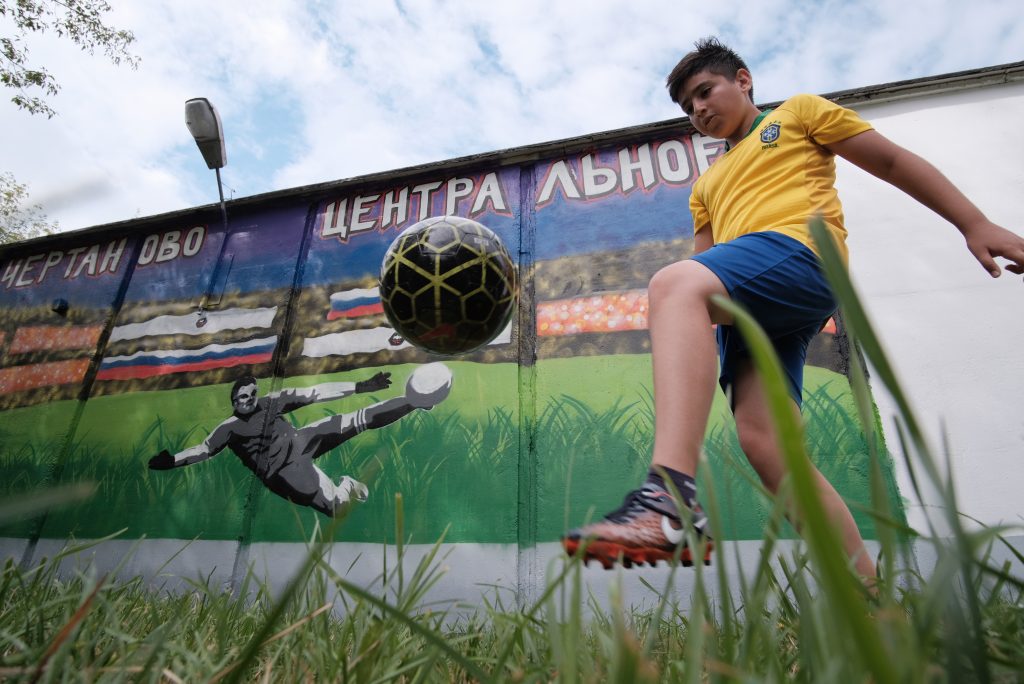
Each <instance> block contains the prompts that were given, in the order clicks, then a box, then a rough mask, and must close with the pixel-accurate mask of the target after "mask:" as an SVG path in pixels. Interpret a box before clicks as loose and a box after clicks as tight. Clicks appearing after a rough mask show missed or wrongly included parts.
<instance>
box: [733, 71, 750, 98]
mask: <svg viewBox="0 0 1024 684" xmlns="http://www.w3.org/2000/svg"><path fill="white" fill-rule="evenodd" d="M733 80H735V81H736V83H737V84H738V85H739V86H740V88H741V89H742V90H743V91H744V92H750V90H751V89H752V88H753V87H754V77H753V75H752V74H751V73H750V72H749V71H747V70H746V69H742V68H741V69H737V70H736V78H735V79H733Z"/></svg>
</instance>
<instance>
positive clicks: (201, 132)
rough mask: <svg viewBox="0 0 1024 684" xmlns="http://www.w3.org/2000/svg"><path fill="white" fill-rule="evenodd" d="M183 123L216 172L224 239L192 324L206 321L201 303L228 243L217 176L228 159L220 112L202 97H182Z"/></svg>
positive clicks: (221, 193) (211, 285)
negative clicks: (187, 98) (188, 98)
mask: <svg viewBox="0 0 1024 684" xmlns="http://www.w3.org/2000/svg"><path fill="white" fill-rule="evenodd" d="M185 125H186V126H188V132H189V133H191V134H192V137H193V138H195V141H196V145H198V146H199V152H200V153H202V155H203V159H204V160H205V161H206V166H207V167H208V168H211V169H213V170H214V171H216V173H217V193H218V194H219V195H220V216H221V219H222V220H223V221H224V239H223V240H222V241H221V243H220V254H219V255H218V257H217V262H216V263H215V264H214V266H213V273H211V274H210V282H209V283H208V284H207V286H206V291H205V292H204V293H203V296H202V298H201V299H200V300H199V311H198V315H199V317H198V318H197V319H196V327H197V328H201V327H203V326H204V325H206V313H205V312H204V307H205V306H206V304H207V300H208V298H209V296H210V291H211V290H212V289H213V284H214V282H216V281H215V278H216V276H217V271H218V269H219V268H220V262H221V259H222V257H223V256H224V248H225V247H226V246H227V243H228V208H227V205H225V204H224V185H223V184H222V183H221V180H220V170H221V168H223V167H224V166H225V165H226V164H227V163H228V153H227V149H226V148H225V147H224V129H223V128H222V127H221V125H220V114H218V113H217V108H216V107H214V106H213V105H212V104H211V103H210V101H209V100H207V99H206V98H205V97H195V98H192V99H191V100H186V101H185Z"/></svg>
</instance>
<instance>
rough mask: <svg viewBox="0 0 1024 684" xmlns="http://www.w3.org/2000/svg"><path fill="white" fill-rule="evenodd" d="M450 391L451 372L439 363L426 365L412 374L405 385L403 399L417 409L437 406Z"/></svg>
mask: <svg viewBox="0 0 1024 684" xmlns="http://www.w3.org/2000/svg"><path fill="white" fill-rule="evenodd" d="M451 390H452V372H451V370H450V369H449V368H448V366H446V365H444V364H443V363H441V362H436V363H427V364H424V365H422V366H420V367H419V368H417V369H416V370H414V371H413V372H412V375H410V376H409V379H408V380H407V381H406V383H405V398H406V400H408V402H409V403H410V404H412V405H413V406H415V407H417V408H430V407H432V406H437V405H438V404H440V403H441V402H442V401H444V400H445V399H446V398H447V397H448V393H449V392H451Z"/></svg>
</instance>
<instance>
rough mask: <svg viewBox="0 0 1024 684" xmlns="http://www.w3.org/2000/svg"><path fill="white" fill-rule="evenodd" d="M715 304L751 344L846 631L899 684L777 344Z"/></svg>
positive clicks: (868, 661)
mask: <svg viewBox="0 0 1024 684" xmlns="http://www.w3.org/2000/svg"><path fill="white" fill-rule="evenodd" d="M714 303H715V304H716V305H717V306H719V307H721V308H723V309H725V310H726V311H728V313H729V314H731V315H732V317H733V319H734V323H735V325H736V327H737V328H738V329H739V331H740V332H741V333H742V335H743V337H744V339H745V340H746V342H747V347H748V348H749V349H750V353H751V357H752V359H753V362H754V365H755V367H756V369H757V372H758V373H760V374H761V381H762V385H763V387H764V390H765V393H766V395H767V396H766V399H767V401H768V406H769V410H770V411H771V415H772V418H773V422H774V424H775V427H776V430H777V432H778V438H779V443H780V447H781V451H782V456H783V459H784V461H785V464H786V469H787V472H788V474H789V476H790V478H791V480H792V487H793V498H794V499H795V501H796V504H797V509H798V511H799V515H800V523H801V526H802V528H803V530H804V533H805V535H806V537H807V540H808V544H809V546H810V548H811V552H812V554H813V555H814V557H815V559H816V560H817V563H818V566H819V569H820V579H821V581H822V584H823V585H824V589H825V591H826V593H827V595H828V597H829V600H830V601H831V602H832V603H833V604H834V606H835V609H836V610H837V611H840V612H841V614H843V615H845V616H846V621H845V627H846V631H847V632H848V634H849V636H850V638H851V639H852V640H853V643H854V644H856V646H857V648H858V649H859V651H860V654H861V656H862V657H863V659H864V663H865V665H866V666H867V667H868V668H869V669H870V671H871V672H872V674H873V675H874V677H875V679H876V680H877V681H879V682H896V681H897V680H898V677H897V675H896V671H895V670H894V668H893V667H892V664H891V659H890V656H889V654H888V653H886V651H885V648H884V647H883V645H882V642H881V639H880V638H879V635H878V633H877V632H876V631H875V629H874V628H873V626H872V625H871V623H870V622H869V620H868V608H867V605H866V603H865V601H864V597H863V595H862V593H861V590H860V583H859V582H858V580H857V579H856V578H855V577H854V576H853V574H852V573H851V572H850V570H849V567H848V561H847V556H846V553H845V551H844V549H843V547H842V546H841V545H840V543H839V541H838V540H837V534H836V531H835V528H834V527H833V526H832V525H831V524H830V522H829V518H828V515H827V513H826V511H825V507H824V505H823V504H822V501H821V499H820V497H819V496H818V491H817V485H816V482H815V474H814V472H813V467H812V465H811V463H810V460H809V459H808V458H807V454H806V451H805V449H804V442H803V429H802V426H801V422H800V420H799V418H798V415H797V412H796V411H795V407H794V405H793V400H792V398H791V397H790V396H789V393H788V391H787V389H786V380H785V378H784V376H783V374H782V369H781V366H780V364H779V360H778V356H777V355H776V353H775V350H774V348H773V347H772V343H771V340H769V339H768V336H767V335H766V334H765V333H764V330H762V329H761V327H760V326H759V325H758V324H757V322H756V321H755V320H754V318H753V317H752V316H751V315H750V314H749V313H747V312H746V311H745V310H744V309H743V308H742V307H740V306H739V305H737V304H736V303H734V302H732V301H731V300H729V299H726V298H724V297H715V298H714Z"/></svg>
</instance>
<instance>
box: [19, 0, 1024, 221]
mask: <svg viewBox="0 0 1024 684" xmlns="http://www.w3.org/2000/svg"><path fill="white" fill-rule="evenodd" d="M109 1H110V3H111V4H112V5H113V6H114V11H113V13H111V14H110V15H108V23H111V24H113V25H114V26H116V27H117V28H127V29H130V30H132V31H133V32H134V33H135V36H136V42H135V44H134V46H133V51H134V52H135V53H136V54H137V55H138V56H139V57H141V63H140V65H139V67H138V69H137V70H134V71H133V70H131V69H130V68H129V67H125V66H121V67H116V66H113V65H112V64H110V63H109V62H107V61H106V59H105V58H103V57H102V56H93V57H90V56H88V55H86V54H83V53H81V52H79V51H77V50H76V49H75V48H74V47H73V46H69V45H66V44H63V43H62V42H60V41H57V40H55V39H44V40H34V42H32V43H30V44H29V48H30V57H31V58H32V59H33V60H34V61H36V62H38V63H40V64H42V65H45V66H46V67H47V68H48V69H49V70H50V71H51V73H52V74H53V75H54V76H55V77H56V79H57V80H58V81H59V83H60V84H61V86H62V91H61V93H60V95H59V96H57V97H55V98H53V99H52V101H51V104H52V105H53V107H54V108H55V109H56V110H57V111H58V115H57V116H56V117H54V118H53V119H49V120H47V119H46V118H45V117H41V116H38V115H36V116H32V115H29V114H27V113H25V112H24V111H21V110H18V109H16V108H15V107H14V105H12V104H8V103H7V102H6V99H7V97H8V94H7V93H6V92H3V95H4V101H3V102H0V130H2V131H3V145H2V148H0V149H2V150H3V151H2V157H0V171H9V172H12V173H13V174H14V175H15V177H16V178H17V180H18V181H20V182H22V183H26V184H27V185H28V186H29V191H30V193H31V198H32V201H33V202H38V203H40V204H42V205H43V208H44V211H46V213H47V214H48V215H49V216H50V218H51V219H56V220H58V221H59V222H60V226H61V229H63V230H74V229H79V228H84V227H89V226H94V225H100V224H104V223H110V222H114V221H121V220H125V219H130V218H133V217H136V216H148V215H152V214H159V213H162V212H167V211H174V210H178V209H183V208H186V207H190V206H196V205H203V204H209V203H211V202H215V201H216V200H217V188H216V180H215V176H214V173H213V172H212V171H210V170H208V169H207V168H206V165H205V164H204V163H203V160H202V157H201V156H200V154H199V151H198V149H197V148H196V147H195V143H194V142H193V140H192V138H191V136H190V135H189V133H188V130H187V129H186V127H185V122H184V103H185V100H187V99H189V98H192V97H207V98H209V99H210V100H211V101H212V102H213V103H214V104H215V105H216V107H217V109H218V110H219V112H220V115H221V119H222V121H223V125H224V129H225V137H226V139H227V149H228V166H227V167H226V168H225V169H224V170H223V172H222V173H223V179H224V184H225V186H226V190H225V192H226V194H227V195H228V196H229V197H232V196H233V197H245V196H249V195H254V194H259V193H263V192H268V191H272V190H280V189H284V188H291V187H297V186H301V185H307V184H311V183H321V182H326V181H332V180H338V179H343V178H350V177H353V176H358V175H362V174H365V173H371V172H377V171H385V170H389V169H398V168H403V167H407V166H412V165H416V164H422V163H427V162H434V161H441V160H444V159H450V158H453V157H460V156H464V155H469V154H475V153H479V152H487V151H491V150H497V149H504V148H509V147H516V146H520V145H526V144H530V143H538V142H544V141H548V140H555V139H559V138H567V137H573V136H578V135H585V134H588V133H594V132H597V131H606V130H611V129H616V128H622V127H626V126H634V125H639V124H644V123H650V122H654V121H662V120H665V119H672V118H676V117H678V116H681V113H680V112H679V111H678V109H676V108H675V106H674V105H673V104H672V102H671V101H670V100H669V98H668V97H667V95H666V92H665V89H664V85H663V84H664V79H665V75H666V74H667V73H668V71H669V70H670V69H671V68H672V66H673V65H674V64H675V63H676V61H678V59H679V58H680V57H681V56H682V55H683V54H684V53H685V52H686V51H687V50H689V49H690V48H691V47H692V45H693V42H694V40H696V39H697V38H700V37H702V36H707V35H717V36H719V37H720V38H722V39H723V40H725V41H726V42H727V43H729V44H730V45H732V46H733V47H734V48H735V49H737V50H738V51H739V52H740V54H742V55H743V56H744V58H745V59H746V60H747V63H748V64H749V65H750V66H751V70H752V71H753V73H754V82H755V94H756V96H757V98H756V99H757V100H758V101H759V102H769V101H774V100H780V99H784V98H785V97H788V96H789V95H791V94H793V93H795V92H813V93H825V92H830V91H835V90H842V89H846V88H857V87H863V86H870V85H877V84H881V83H888V82H891V81H898V80H904V79H909V78H917V77H923V76H932V75H936V74H942V73H947V72H951V71H959V70H964V69H973V68H978V67H987V66H993V65H997V64H1004V63H1007V62H1014V61H1019V60H1022V59H1024V11H1022V10H1021V4H1020V0H972V1H971V2H965V1H964V0H863V1H857V0H845V1H837V2H833V1H831V0H828V1H821V2H813V1H811V0H759V2H756V3H751V2H731V1H725V0H719V1H717V2H700V3H697V2H691V1H690V0H675V1H671V0H630V1H626V0H615V1H613V0H516V1H515V2H501V1H498V0H494V1H491V2H486V1H482V0H464V1H463V0H459V1H455V0H453V1H450V2H442V1H430V0H394V1H391V0H372V1H371V0H364V1H362V2H357V1H355V0H337V1H335V2H331V1H329V0H306V1H300V0H216V1H211V0H109ZM2 26H3V24H2V22H0V27H2ZM0 35H7V29H6V27H4V28H3V31H2V32H0Z"/></svg>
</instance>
